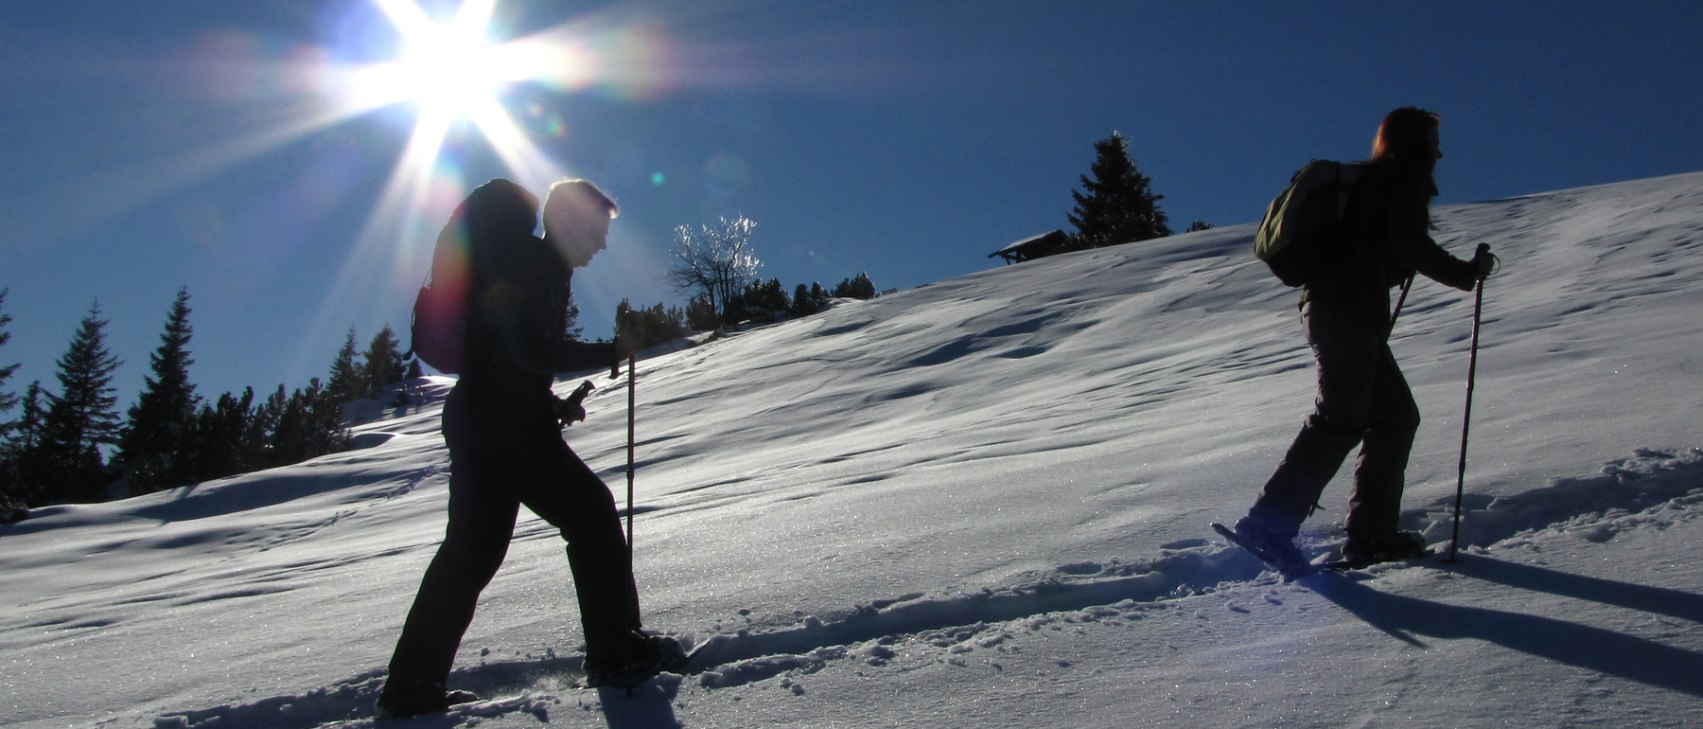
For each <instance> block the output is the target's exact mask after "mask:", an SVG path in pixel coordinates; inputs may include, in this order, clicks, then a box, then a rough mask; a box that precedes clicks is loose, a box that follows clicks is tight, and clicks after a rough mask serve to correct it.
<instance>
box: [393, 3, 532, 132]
mask: <svg viewBox="0 0 1703 729" xmlns="http://www.w3.org/2000/svg"><path fill="white" fill-rule="evenodd" d="M377 4H378V6H379V7H380V8H381V9H383V10H384V12H385V14H386V15H387V16H389V17H390V20H391V22H392V23H393V24H395V25H396V29H397V31H399V32H400V33H401V34H402V38H403V41H404V43H405V46H404V49H403V52H402V54H401V55H400V57H398V58H397V60H396V61H395V63H394V65H392V66H391V67H390V68H391V69H392V71H393V72H394V77H393V78H392V81H393V82H394V83H395V86H394V87H393V88H391V89H387V90H386V91H387V92H388V93H390V94H394V95H395V96H396V97H397V98H399V99H402V100H407V101H413V102H414V103H416V104H418V105H419V114H420V118H421V122H422V123H431V122H444V121H449V120H453V119H456V118H462V117H470V118H477V117H479V116H481V115H482V114H484V113H488V110H489V107H490V106H491V105H493V104H495V103H496V92H497V90H498V89H499V88H500V87H501V86H502V85H504V84H507V83H510V82H512V81H514V80H516V78H517V74H515V73H513V72H512V70H511V69H505V68H504V67H503V63H502V54H501V53H500V52H499V51H500V49H499V48H497V47H495V46H492V45H490V43H489V42H487V40H486V38H485V26H486V24H487V23H488V22H489V21H490V17H491V10H492V7H493V4H494V2H493V0H469V1H468V2H466V3H465V4H463V5H462V6H461V8H460V10H459V11H458V12H457V13H456V15H455V17H454V18H453V19H452V20H450V21H449V22H448V23H441V24H440V23H436V22H433V21H432V20H431V19H430V18H428V17H427V16H426V14H425V13H424V11H422V10H421V9H420V7H419V6H418V5H416V4H414V2H413V0H377Z"/></svg>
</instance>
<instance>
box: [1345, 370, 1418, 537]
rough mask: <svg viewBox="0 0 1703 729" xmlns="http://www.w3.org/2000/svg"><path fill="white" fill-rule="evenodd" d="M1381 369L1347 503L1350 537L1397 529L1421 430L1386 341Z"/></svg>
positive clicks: (1411, 400)
mask: <svg viewBox="0 0 1703 729" xmlns="http://www.w3.org/2000/svg"><path fill="white" fill-rule="evenodd" d="M1377 371H1378V375H1377V386H1376V388H1375V390H1374V394H1373V398H1372V409H1371V416H1370V418H1369V423H1368V427H1367V429H1366V438H1365V442H1364V444H1363V445H1362V446H1361V448H1360V459H1359V463H1358V465H1357V466H1356V468H1355V472H1354V495H1353V497H1352V498H1351V499H1350V501H1349V507H1348V519H1347V523H1346V526H1347V530H1348V536H1349V538H1350V539H1354V538H1355V537H1356V536H1359V537H1361V538H1381V537H1385V536H1389V535H1393V534H1394V533H1395V532H1396V529H1397V525H1398V523H1399V521H1400V518H1401V494H1402V487H1403V482H1404V481H1405V479H1406V474H1407V459H1408V454H1409V453H1410V452H1411V451H1412V450H1413V437H1414V433H1416V432H1417V431H1418V430H1419V406H1418V405H1417V404H1415V403H1414V402H1413V392H1412V390H1410V389H1409V388H1408V386H1407V380H1406V379H1405V378H1403V377H1402V374H1401V369H1400V367H1398V366H1397V364H1396V360H1395V355H1394V354H1393V353H1391V352H1390V349H1389V347H1388V346H1385V347H1383V351H1382V353H1381V354H1380V356H1379V359H1378V370H1377Z"/></svg>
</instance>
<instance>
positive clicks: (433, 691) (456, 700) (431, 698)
mask: <svg viewBox="0 0 1703 729" xmlns="http://www.w3.org/2000/svg"><path fill="white" fill-rule="evenodd" d="M478 700H479V696H478V695H476V694H474V693H473V692H471V691H445V690H444V687H443V684H441V683H438V682H437V681H430V680H425V679H410V678H401V679H399V678H395V677H391V679H390V680H388V681H385V682H384V690H383V691H380V692H379V695H378V703H377V704H376V705H374V706H373V718H374V719H376V720H379V721H384V720H387V719H411V718H413V717H416V716H422V715H425V714H441V713H443V712H445V711H449V707H451V706H454V705H455V704H465V703H468V702H470V701H478Z"/></svg>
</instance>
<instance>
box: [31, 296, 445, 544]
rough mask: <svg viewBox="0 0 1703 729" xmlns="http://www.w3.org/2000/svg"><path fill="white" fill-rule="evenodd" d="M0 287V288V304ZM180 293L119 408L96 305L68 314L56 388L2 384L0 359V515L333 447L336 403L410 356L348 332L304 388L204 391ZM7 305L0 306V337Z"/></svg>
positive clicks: (345, 438)
mask: <svg viewBox="0 0 1703 729" xmlns="http://www.w3.org/2000/svg"><path fill="white" fill-rule="evenodd" d="M5 296H6V292H5V291H4V290H0V306H3V304H4V302H5ZM189 315H190V307H189V292H188V290H180V291H179V292H178V294H177V299H176V300H175V301H174V302H173V303H172V306H171V309H170V312H169V313H168V314H167V317H166V323H165V327H164V330H163V331H162V332H161V334H160V343H159V346H158V347H157V348H156V349H155V350H154V352H153V353H152V354H151V355H150V356H149V359H148V365H149V372H148V374H147V375H146V376H145V377H144V379H143V387H142V390H141V392H140V393H139V394H138V395H137V398H136V402H135V403H133V404H132V405H131V406H130V407H129V409H128V410H125V411H120V410H119V409H118V398H117V396H116V395H115V392H116V389H115V388H114V387H113V386H112V380H113V375H114V373H115V372H116V371H117V369H118V367H119V365H120V364H122V362H121V360H120V359H119V358H118V357H116V356H114V355H113V354H112V353H111V352H110V351H109V350H108V349H107V346H106V326H107V321H106V320H105V319H103V318H101V311H100V307H99V305H98V304H96V305H94V306H91V307H90V309H89V312H88V313H87V314H86V315H84V317H83V319H82V321H81V322H80V323H79V324H78V327H77V331H76V333H75V334H74V335H73V336H72V339H71V343H70V345H69V346H68V347H67V348H66V350H65V354H64V355H62V356H61V357H60V358H59V360H58V362H57V371H56V379H57V382H58V387H57V388H51V387H48V386H44V385H43V384H42V383H41V382H39V381H38V382H32V383H30V384H29V386H28V387H27V388H25V390H24V392H23V394H22V395H19V394H16V393H14V392H13V391H11V390H10V389H9V387H8V380H9V379H10V378H11V376H12V375H13V374H14V373H15V372H16V370H17V367H18V365H16V364H13V365H10V366H7V367H4V368H0V520H3V519H5V518H8V517H15V515H16V514H18V513H20V510H21V509H22V508H23V507H24V506H25V505H28V506H42V505H47V504H59V503H89V502H97V501H105V500H108V499H112V498H121V497H124V496H133V495H138V494H146V493H151V492H154V491H160V490H163V489H169V488H175V487H178V486H184V485H188V484H194V483H200V482H203V481H208V480H211V479H216V478H222V477H225V476H231V475H235V474H239V473H245V472H248V471H254V470H259V469H263V468H272V467H275V466H284V465H289V464H292V463H299V462H301V461H304V460H307V459H309V458H313V457H315V456H319V455H324V454H326V453H334V452H337V451H340V450H343V449H344V448H346V447H348V443H349V429H348V427H347V425H346V423H345V421H344V416H343V405H344V404H346V403H349V402H353V401H356V400H360V399H363V398H367V397H373V396H376V395H379V394H381V393H383V392H385V391H386V390H387V389H389V388H390V387H391V386H392V385H394V384H395V383H397V382H400V381H401V380H402V379H404V377H405V376H407V375H409V374H410V371H412V373H413V374H418V365H414V367H412V368H409V367H407V366H405V360H406V359H407V356H406V353H405V352H404V351H403V349H402V346H401V343H400V342H399V341H398V340H397V337H396V335H395V333H394V332H392V331H391V329H390V327H388V326H387V327H385V328H384V329H383V330H382V331H380V332H379V333H378V334H377V335H374V337H373V338H372V340H371V342H370V343H369V345H368V347H367V349H366V351H365V352H364V353H359V352H357V350H356V348H355V332H354V330H353V329H350V330H349V337H348V339H347V340H346V341H345V343H344V345H343V348H342V349H341V350H340V351H339V352H338V354H337V357H336V358H335V359H334V360H333V361H332V364H331V368H330V372H329V375H328V377H327V379H326V380H324V381H322V380H321V379H320V378H317V377H315V378H313V379H312V380H311V381H309V383H308V385H307V386H306V387H300V388H296V389H293V390H292V389H289V388H287V387H285V386H284V385H279V386H278V387H277V389H275V390H273V391H271V392H269V393H263V394H257V393H256V392H255V390H254V388H252V387H247V388H244V389H243V390H242V391H241V392H236V393H224V394H222V395H219V396H217V397H206V398H204V397H203V396H202V395H201V394H200V393H198V392H197V391H196V387H195V384H194V383H193V382H192V381H191V379H190V376H189V368H190V366H191V365H193V364H194V362H195V360H194V358H193V357H192V356H191V354H190V348H189V345H190V340H191V338H192V336H193V329H192V328H191V326H190V322H189ZM11 320H12V319H11V316H10V315H8V314H6V313H5V312H4V311H0V345H4V344H5V343H6V342H7V341H8V340H9V339H10V333H9V332H7V331H6V325H7V324H9V323H10V322H11Z"/></svg>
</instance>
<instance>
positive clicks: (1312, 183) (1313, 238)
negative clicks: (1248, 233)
mask: <svg viewBox="0 0 1703 729" xmlns="http://www.w3.org/2000/svg"><path fill="white" fill-rule="evenodd" d="M1365 170H1366V163H1363V162H1332V161H1330V160H1320V159H1316V160H1313V161H1312V162H1309V163H1307V166H1305V167H1302V168H1301V169H1299V170H1297V171H1296V172H1295V175H1294V176H1293V177H1291V178H1290V179H1289V186H1288V187H1286V188H1284V189H1283V192H1282V193H1279V194H1278V196H1277V198H1276V199H1274V200H1272V201H1271V205H1270V206H1269V207H1267V208H1266V211H1265V218H1264V219H1262V220H1261V221H1260V227H1259V232H1258V233H1255V234H1254V256H1255V257H1257V258H1259V259H1260V260H1262V261H1265V264H1266V265H1267V266H1269V267H1271V272H1272V273H1274V274H1276V275H1277V278H1278V279H1279V280H1281V281H1283V283H1285V284H1287V285H1289V286H1305V285H1306V284H1307V282H1309V281H1311V280H1312V278H1313V275H1314V274H1315V273H1317V272H1318V270H1319V269H1320V268H1321V267H1322V266H1323V265H1324V263H1325V261H1326V260H1328V259H1329V258H1330V257H1331V256H1333V255H1335V254H1336V249H1337V247H1338V246H1339V245H1340V244H1341V241H1342V237H1343V234H1344V232H1345V231H1344V230H1343V227H1344V226H1343V224H1342V222H1343V214H1344V213H1346V212H1347V211H1348V202H1349V199H1350V198H1351V197H1352V196H1353V193H1354V185H1355V183H1356V182H1358V181H1359V180H1360V175H1361V173H1363V172H1365Z"/></svg>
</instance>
